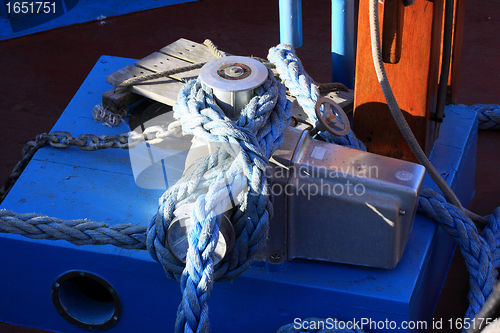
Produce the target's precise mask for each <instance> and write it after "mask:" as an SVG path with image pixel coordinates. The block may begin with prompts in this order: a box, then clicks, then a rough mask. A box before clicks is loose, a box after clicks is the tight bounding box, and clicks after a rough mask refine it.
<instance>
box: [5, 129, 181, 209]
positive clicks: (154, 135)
mask: <svg viewBox="0 0 500 333" xmlns="http://www.w3.org/2000/svg"><path fill="white" fill-rule="evenodd" d="M183 135H184V133H183V132H182V128H181V124H180V122H179V121H174V122H172V123H170V124H169V125H168V128H167V129H165V128H164V127H163V126H151V127H148V128H146V130H145V131H144V132H143V133H138V132H135V131H130V132H126V133H122V134H120V135H100V136H97V135H93V134H80V135H78V136H77V137H74V136H72V135H71V134H70V133H69V132H65V131H55V132H52V133H50V134H47V133H43V134H39V135H37V136H36V139H35V141H29V142H28V143H26V145H25V146H24V148H23V149H22V151H21V155H22V159H21V160H20V161H19V162H18V163H17V164H16V166H15V167H14V169H13V170H12V173H11V175H10V176H9V178H7V180H6V181H5V184H4V186H3V188H1V189H0V203H1V202H2V201H3V199H4V198H5V197H6V196H7V194H8V193H9V191H10V189H11V188H12V186H14V184H15V182H16V180H17V179H18V178H19V177H20V176H21V173H22V172H23V171H24V169H25V168H26V166H27V165H28V163H29V162H30V161H31V159H32V158H33V155H35V153H36V152H37V151H38V149H40V148H42V147H43V146H45V145H46V144H49V145H51V146H52V147H54V148H58V149H67V148H69V147H71V146H76V147H78V148H80V149H82V150H86V151H95V150H99V149H107V148H120V149H132V148H135V147H137V146H138V145H139V144H140V143H141V142H145V143H148V144H152V145H156V144H159V143H161V142H163V141H164V140H166V139H167V138H172V137H178V138H180V137H182V136H183Z"/></svg>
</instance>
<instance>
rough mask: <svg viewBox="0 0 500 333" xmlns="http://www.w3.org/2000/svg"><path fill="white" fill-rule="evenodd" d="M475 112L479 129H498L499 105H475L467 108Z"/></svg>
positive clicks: (499, 126)
mask: <svg viewBox="0 0 500 333" xmlns="http://www.w3.org/2000/svg"><path fill="white" fill-rule="evenodd" d="M469 107H470V108H471V109H472V110H474V111H476V112H477V122H478V125H479V129H482V130H493V129H500V105H498V104H475V105H472V106H469Z"/></svg>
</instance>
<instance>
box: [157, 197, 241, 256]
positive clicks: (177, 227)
mask: <svg viewBox="0 0 500 333" xmlns="http://www.w3.org/2000/svg"><path fill="white" fill-rule="evenodd" d="M193 208H194V204H193V203H190V204H185V205H182V206H180V207H179V208H177V209H176V210H175V211H174V215H175V219H174V220H173V221H172V223H171V224H170V226H169V227H168V231H167V243H168V246H169V248H170V251H172V253H173V254H174V255H175V257H176V258H177V259H179V260H180V261H181V262H183V263H185V262H186V255H187V251H188V248H189V243H188V235H189V232H190V231H191V230H192V228H193V227H194V223H193V220H192V219H191V214H192V212H193ZM234 242H235V233H234V228H233V225H232V224H231V222H230V221H229V219H228V218H227V217H226V216H225V215H222V216H221V222H220V226H219V240H218V242H217V246H216V247H215V251H214V265H217V264H218V263H219V262H220V261H221V260H222V259H223V258H224V257H225V256H226V255H227V254H228V253H229V252H231V250H232V249H233V246H234Z"/></svg>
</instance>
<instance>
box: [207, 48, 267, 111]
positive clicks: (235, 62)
mask: <svg viewBox="0 0 500 333" xmlns="http://www.w3.org/2000/svg"><path fill="white" fill-rule="evenodd" d="M267 76H268V70H267V68H266V66H264V65H263V64H262V63H260V62H259V61H257V60H254V59H252V58H247V57H237V56H230V57H223V58H218V59H215V60H212V61H210V62H208V63H206V64H205V66H203V67H202V68H201V70H200V76H199V78H200V80H201V81H202V82H203V83H205V84H206V85H207V86H209V87H210V88H212V90H213V92H214V96H215V99H216V101H217V104H218V105H219V106H220V108H221V109H222V110H223V111H224V113H225V114H226V116H227V117H229V118H230V119H231V120H236V119H238V118H239V116H240V111H241V110H242V109H243V108H244V107H245V106H246V105H247V104H248V102H250V100H251V99H252V97H253V92H254V89H255V88H257V87H260V86H261V85H262V84H263V83H264V82H265V81H266V79H267Z"/></svg>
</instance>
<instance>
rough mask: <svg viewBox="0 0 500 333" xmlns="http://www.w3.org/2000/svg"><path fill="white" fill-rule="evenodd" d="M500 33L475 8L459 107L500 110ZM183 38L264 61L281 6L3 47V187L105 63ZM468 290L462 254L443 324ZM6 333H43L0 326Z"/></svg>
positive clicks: (490, 199) (137, 19) (90, 30)
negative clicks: (24, 151)
mask: <svg viewBox="0 0 500 333" xmlns="http://www.w3.org/2000/svg"><path fill="white" fill-rule="evenodd" d="M302 3H303V18H304V21H303V27H304V45H303V47H302V48H300V49H299V50H298V51H297V53H298V55H299V57H300V58H301V60H302V62H303V63H304V66H305V68H306V70H307V71H308V73H309V74H310V75H311V76H312V77H313V78H314V79H315V80H316V81H317V82H327V81H329V80H330V73H331V70H330V59H331V56H330V42H329V40H330V37H329V36H330V9H329V6H328V2H326V3H325V2H324V1H319V0H310V1H303V2H302ZM325 4H326V7H325ZM101 23H102V22H101ZM499 31H500V6H498V0H478V1H470V0H469V1H468V3H467V9H466V17H465V33H464V42H463V45H464V49H463V53H462V63H461V72H460V78H461V81H460V87H459V98H458V102H459V103H464V104H475V103H497V104H498V103H500V85H499V84H498V82H499V80H500V62H499V61H498V53H499V51H500V35H499ZM180 37H184V38H188V39H191V40H194V41H197V42H203V40H204V39H205V38H210V39H212V40H213V41H214V43H215V44H216V45H218V46H219V47H220V48H221V49H222V50H225V51H228V52H230V53H233V54H240V55H257V56H261V57H266V55H267V50H268V49H269V48H270V47H271V46H274V45H276V44H277V43H279V24H278V3H277V1H264V0H253V1H246V2H243V1H238V2H236V1H231V0H205V1H201V2H197V3H188V4H182V5H175V6H172V7H166V8H161V9H155V10H150V11H146V12H141V13H135V14H130V15H125V16H122V17H117V18H109V19H106V20H104V24H99V23H97V22H94V23H87V24H82V25H75V26H71V27H65V28H61V29H57V30H52V31H49V32H42V33H39V34H35V35H31V36H26V37H21V38H17V39H12V40H7V41H3V42H0V64H1V65H2V69H1V76H0V92H1V98H0V115H1V119H2V121H1V122H0V129H1V131H0V142H1V146H2V159H1V160H0V179H2V180H3V179H6V178H7V177H8V175H9V174H10V172H11V170H12V168H13V167H14V165H15V163H16V162H17V161H18V160H19V158H20V151H21V148H22V147H23V145H24V143H25V142H27V141H29V140H32V139H34V138H35V136H36V135H37V134H39V133H42V132H49V131H50V129H51V128H52V126H53V124H54V123H55V122H56V120H57V119H58V117H59V115H60V114H61V112H62V111H63V110H64V108H65V107H66V105H67V104H68V103H69V101H70V100H71V98H72V97H73V95H74V94H75V92H76V91H77V89H78V88H79V86H80V85H81V83H82V82H83V80H84V79H85V77H86V76H87V74H88V73H89V71H90V70H91V68H92V67H93V66H94V64H95V62H96V61H97V59H98V58H99V56H101V55H103V54H107V55H115V56H121V57H129V58H143V57H145V56H146V55H148V54H150V53H153V52H154V51H156V50H159V49H160V48H162V47H163V46H165V45H167V44H169V43H171V42H173V41H175V40H177V39H178V38H180ZM90 111H91V110H88V112H90ZM498 152H500V131H496V132H480V134H479V147H478V162H477V174H476V196H475V198H474V200H473V203H472V207H471V208H472V210H473V211H475V212H477V213H479V214H481V215H486V214H489V213H491V212H492V211H493V209H494V208H495V207H497V206H500V188H499V186H498V184H499V183H500V154H498ZM467 290H468V277H467V272H466V270H465V266H464V264H463V259H462V258H461V255H460V254H456V255H455V258H454V261H453V264H452V267H451V269H450V272H449V274H448V278H447V280H446V283H445V286H444V290H443V293H442V295H441V298H440V300H439V303H438V306H437V309H436V311H435V315H434V317H435V318H443V319H444V320H445V321H446V320H448V318H453V319H456V318H460V317H462V316H463V314H464V313H465V310H466V308H467V298H466V294H467ZM2 301H8V300H2ZM457 331H458V330H457ZM0 332H7V333H35V332H42V331H40V330H34V329H30V328H24V327H18V326H11V325H7V324H0ZM436 332H437V331H436Z"/></svg>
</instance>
